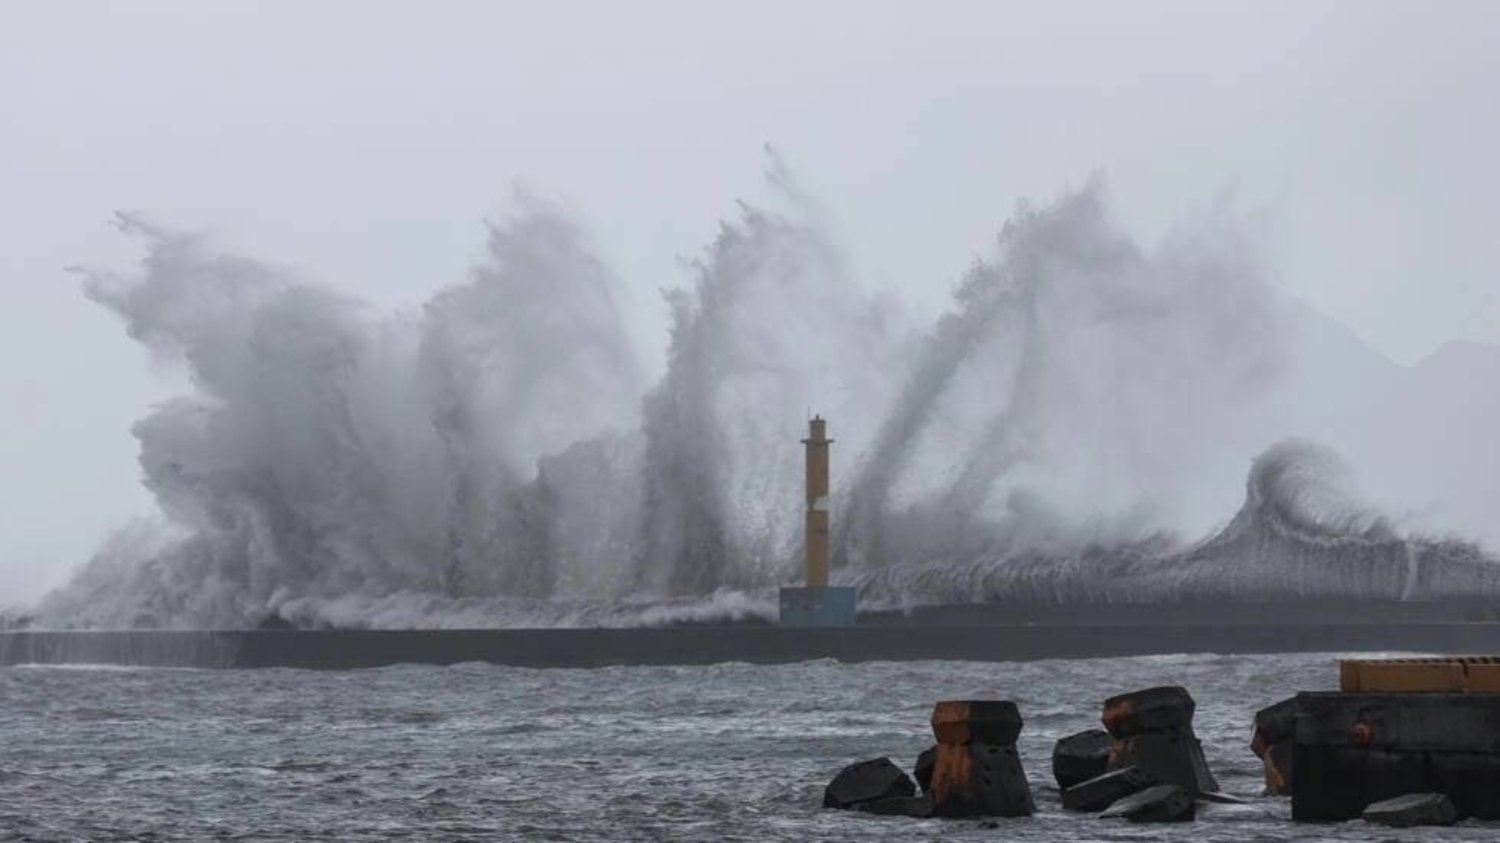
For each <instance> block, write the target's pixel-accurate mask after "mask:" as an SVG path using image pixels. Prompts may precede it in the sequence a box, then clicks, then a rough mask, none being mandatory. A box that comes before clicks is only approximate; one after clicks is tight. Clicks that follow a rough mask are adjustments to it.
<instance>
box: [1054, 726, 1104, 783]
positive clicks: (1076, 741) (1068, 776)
mask: <svg viewBox="0 0 1500 843" xmlns="http://www.w3.org/2000/svg"><path fill="white" fill-rule="evenodd" d="M1110 746H1111V742H1110V739H1109V733H1108V732H1106V731H1104V730H1103V729H1090V730H1088V731H1087V732H1079V733H1078V734H1076V735H1069V736H1067V737H1065V738H1062V739H1060V740H1059V741H1058V742H1057V745H1056V746H1054V747H1053V748H1052V777H1053V778H1055V779H1057V786H1058V787H1060V788H1062V789H1063V790H1067V789H1068V788H1070V787H1072V786H1073V785H1075V784H1078V783H1079V782H1086V781H1088V780H1089V779H1092V778H1097V777H1099V776H1102V775H1104V774H1105V773H1106V772H1108V771H1109V751H1110Z"/></svg>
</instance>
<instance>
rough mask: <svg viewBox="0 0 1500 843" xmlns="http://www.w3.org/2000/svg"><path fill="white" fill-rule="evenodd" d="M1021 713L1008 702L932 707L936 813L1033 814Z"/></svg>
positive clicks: (960, 703)
mask: <svg viewBox="0 0 1500 843" xmlns="http://www.w3.org/2000/svg"><path fill="white" fill-rule="evenodd" d="M1021 725H1022V724H1021V713H1020V711H1019V710H1018V709H1017V708H1016V704H1015V703H1013V702H1009V701H1004V700H957V701H947V702H940V703H938V704H937V705H936V706H935V707H934V708H933V711H932V733H933V735H934V736H935V737H936V738H937V741H938V745H937V756H936V758H935V759H934V764H933V769H932V787H931V790H930V795H931V796H932V807H933V815H934V816H940V817H1024V816H1030V815H1031V814H1032V813H1033V812H1035V810H1036V807H1035V804H1034V803H1033V802H1032V799H1031V786H1030V785H1029V784H1028V783H1027V781H1026V772H1025V771H1024V770H1023V769H1022V768H1021V759H1020V756H1019V755H1018V754H1017V753H1016V738H1017V737H1018V736H1019V735H1020V734H1021Z"/></svg>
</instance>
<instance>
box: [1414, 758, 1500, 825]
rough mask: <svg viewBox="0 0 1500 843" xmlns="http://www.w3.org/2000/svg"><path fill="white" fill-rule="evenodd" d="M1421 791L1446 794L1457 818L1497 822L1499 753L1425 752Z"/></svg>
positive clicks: (1498, 810)
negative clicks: (1423, 781) (1425, 762)
mask: <svg viewBox="0 0 1500 843" xmlns="http://www.w3.org/2000/svg"><path fill="white" fill-rule="evenodd" d="M1423 789H1424V790H1433V791H1436V792H1438V793H1444V794H1447V796H1448V798H1449V799H1451V800H1452V801H1453V804H1454V806H1455V807H1456V808H1457V809H1458V813H1459V815H1460V816H1464V817H1473V818H1475V819H1479V820H1500V754H1496V753H1487V752H1431V753H1428V754H1427V786H1426V787H1425V788H1423Z"/></svg>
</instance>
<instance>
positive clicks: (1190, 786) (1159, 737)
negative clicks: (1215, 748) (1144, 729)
mask: <svg viewBox="0 0 1500 843" xmlns="http://www.w3.org/2000/svg"><path fill="white" fill-rule="evenodd" d="M1126 767H1135V768H1136V769H1139V770H1145V771H1148V772H1150V773H1151V776H1152V778H1154V779H1156V781H1158V782H1161V783H1162V784H1175V785H1179V786H1180V787H1182V789H1184V790H1186V791H1187V792H1188V793H1189V794H1190V795H1193V796H1196V795H1198V794H1199V793H1208V792H1213V791H1216V790H1218V789H1219V783H1218V781H1216V780H1215V779H1214V775H1213V773H1212V772H1210V771H1209V769H1208V762H1207V761H1206V760H1204V758H1203V744H1202V743H1200V742H1199V741H1198V738H1197V737H1196V736H1195V735H1194V734H1193V731H1192V729H1191V728H1189V729H1185V730H1182V731H1178V732H1164V733H1150V734H1140V735H1136V736H1134V737H1130V738H1126V739H1124V740H1121V741H1119V742H1118V743H1116V744H1115V749H1114V756H1113V758H1111V760H1110V762H1109V769H1111V770H1120V769H1124V768H1126Z"/></svg>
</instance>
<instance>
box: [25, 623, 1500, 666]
mask: <svg viewBox="0 0 1500 843" xmlns="http://www.w3.org/2000/svg"><path fill="white" fill-rule="evenodd" d="M1322 651H1332V652H1349V653H1356V652H1433V653H1497V652H1500V624H1497V623H1488V622H1486V623H1404V624H1386V623H1378V624H1377V623H1339V624H1309V623H1300V624H1274V625H1271V624H1267V625H1259V626H1257V625H1249V624H1239V625H1227V626H1226V625H1207V624H1186V625H1185V624H1170V625H1168V624H1162V625H1144V624H1143V625H1134V626H1123V625H1073V626H1040V625H1024V626H1023V625H1011V626H984V627H976V626H918V625H907V626H854V627H845V628H829V629H792V628H784V627H774V626H697V627H665V628H648V629H474V630H317V631H311V630H285V631H283V630H204V631H163V630H129V631H98V632H72V631H68V632H63V631H56V632H49V631H14V632H0V665H19V664H110V665H134V666H153V667H195V668H264V667H293V668H314V669H350V668H366V667H380V666H384V665H392V664H402V663H418V664H438V665H446V664H457V663H461V662H489V663H493V664H504V665H517V666H525V667H601V666H606V665H679V664H712V663H717V662H752V663H762V664H770V663H783V662H797V661H808V660H812V659H836V660H839V661H846V662H860V661H911V660H925V659H939V660H942V659H949V660H973V661H1026V660H1034V659H1049V658H1097V657H1107V656H1127V655H1152V654H1163V653H1226V654H1229V653H1285V652H1322Z"/></svg>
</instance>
